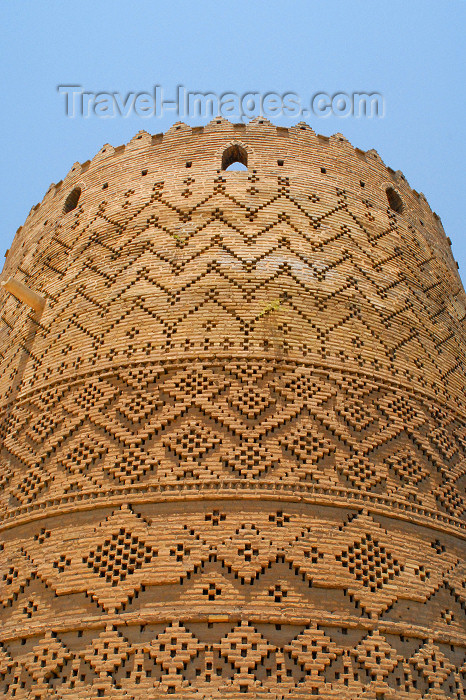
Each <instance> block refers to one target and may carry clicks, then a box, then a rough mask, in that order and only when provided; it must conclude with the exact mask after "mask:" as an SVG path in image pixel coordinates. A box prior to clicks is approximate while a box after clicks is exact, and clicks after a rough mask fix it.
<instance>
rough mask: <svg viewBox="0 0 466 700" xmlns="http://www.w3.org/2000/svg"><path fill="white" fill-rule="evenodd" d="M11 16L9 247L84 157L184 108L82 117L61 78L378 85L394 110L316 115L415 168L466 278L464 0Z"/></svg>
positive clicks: (6, 25) (6, 108)
mask: <svg viewBox="0 0 466 700" xmlns="http://www.w3.org/2000/svg"><path fill="white" fill-rule="evenodd" d="M0 19H1V22H2V28H3V31H2V43H1V49H0V51H1V54H0V56H1V61H2V67H3V86H2V97H3V100H2V107H3V108H2V111H1V121H2V123H1V134H2V137H3V144H2V152H3V157H2V161H1V167H2V171H3V172H2V189H1V194H2V197H3V206H2V220H1V224H0V252H3V251H4V250H6V249H7V248H8V247H9V245H10V244H11V241H12V239H13V236H14V233H15V231H16V229H17V228H18V227H19V226H20V225H21V224H22V223H23V222H24V220H25V218H26V216H27V214H28V212H29V210H30V208H31V206H33V205H34V204H36V203H37V202H38V201H40V200H41V199H42V197H43V196H44V194H45V192H46V190H47V188H48V186H49V184H50V183H51V182H58V181H59V180H61V179H62V178H63V177H64V176H65V175H66V173H67V172H68V170H69V169H70V167H71V166H72V165H73V163H74V162H75V161H81V162H83V161H85V160H87V159H88V158H92V156H93V155H94V154H95V153H96V152H97V151H98V150H99V149H100V147H101V146H102V145H103V144H104V143H106V142H108V143H111V144H113V145H114V146H117V145H119V144H121V143H125V142H127V141H129V139H130V138H131V137H132V136H133V135H134V134H135V133H136V132H137V131H139V130H140V129H146V130H147V131H149V132H150V133H158V132H161V131H165V130H166V129H168V128H169V127H170V125H171V124H172V123H173V122H175V121H178V117H177V116H176V115H174V114H171V113H167V114H166V115H164V116H163V117H162V118H159V117H151V118H142V117H138V116H137V115H135V114H133V116H132V117H130V118H122V117H118V118H113V119H111V118H109V119H101V118H97V117H96V116H91V117H90V118H88V119H84V118H74V119H71V118H69V117H67V116H66V114H65V108H64V98H63V96H61V95H59V94H58V92H57V86H58V85H63V84H79V85H82V86H83V88H84V89H86V90H88V91H92V92H104V91H105V92H115V91H117V92H119V93H121V94H124V93H126V92H131V91H135V92H141V91H144V92H150V91H152V89H153V86H154V85H161V86H163V89H164V91H165V94H166V96H167V97H169V96H170V95H174V94H175V89H176V86H177V85H179V84H182V85H184V86H185V87H186V88H187V89H188V90H191V91H202V92H208V91H212V92H217V93H223V92H226V91H228V92H238V93H240V94H243V93H245V92H260V93H266V92H269V91H272V92H276V93H279V94H282V93H286V92H294V93H296V94H298V95H300V96H301V98H302V99H303V100H305V99H308V98H309V97H310V96H311V95H313V94H315V93H318V92H325V93H328V94H333V93H337V92H345V93H353V92H379V93H381V94H382V95H383V96H384V100H385V105H386V113H385V116H384V117H383V118H382V119H356V118H354V117H351V116H349V117H346V118H338V117H328V118H322V117H317V116H315V115H311V116H310V117H309V118H307V121H308V123H309V124H310V125H311V126H312V127H313V128H314V129H315V130H316V131H317V132H319V133H322V134H326V135H328V134H332V133H335V132H342V133H343V134H344V135H345V136H346V137H347V138H348V139H349V140H350V141H351V142H352V143H353V144H354V145H355V146H358V147H360V148H363V149H369V148H375V149H376V150H377V151H378V152H379V153H380V155H381V156H382V158H383V160H384V161H385V162H386V164H387V165H390V166H391V167H392V168H394V169H395V170H398V169H400V170H402V171H403V172H404V174H405V176H406V178H407V179H408V181H409V183H410V184H411V186H412V187H414V188H415V189H417V190H418V191H421V192H424V194H425V195H426V197H427V199H428V201H429V203H430V205H431V207H432V209H433V210H434V211H436V212H437V213H438V214H439V215H440V217H441V219H442V222H443V225H444V228H445V231H446V233H447V235H449V236H450V238H451V239H452V242H453V253H454V255H455V258H456V259H457V260H458V262H459V264H460V272H461V274H462V277H463V280H465V279H466V273H465V271H466V238H465V225H464V217H463V200H464V198H465V194H466V193H465V190H466V188H465V168H464V162H465V156H466V146H465V138H464V123H465V112H466V109H465V108H466V103H465V88H464V83H465V68H464V66H465V63H466V55H465V54H466V49H465V42H464V27H465V26H466V2H465V1H464V0H443V2H441V1H440V0H437V1H436V2H432V1H431V0H390V2H386V0H382V1H381V0H371V1H369V0H364V1H363V0H351V2H348V0H299V1H296V2H291V1H290V0H288V2H285V1H284V0H283V1H282V2H276V1H275V0H259V1H256V2H254V1H253V0H249V1H248V2H245V1H244V0H235V2H218V1H216V2H212V1H210V0H206V1H204V2H203V1H202V0H199V2H186V1H179V0H172V2H170V3H161V2H148V1H146V0H139V1H138V0H135V1H134V2H132V3H129V2H128V1H127V0H125V1H123V0H100V1H99V0H97V1H96V0H93V1H92V2H90V1H89V0H80V2H79V3H76V2H61V1H59V0H42V1H41V2H38V1H37V0H16V1H14V0H9V1H8V2H6V1H5V0H4V2H3V3H1V7H0ZM299 120H300V119H297V118H294V119H293V118H288V117H281V118H278V119H274V120H273V121H275V123H279V124H282V125H284V126H291V125H292V124H293V123H296V121H299ZM205 121H206V120H201V119H197V120H190V123H191V124H194V123H205ZM235 121H237V119H236V120H235Z"/></svg>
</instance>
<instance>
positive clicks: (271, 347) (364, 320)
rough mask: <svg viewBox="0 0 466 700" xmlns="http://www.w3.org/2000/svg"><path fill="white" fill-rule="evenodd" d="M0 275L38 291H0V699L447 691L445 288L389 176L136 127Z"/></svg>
mask: <svg viewBox="0 0 466 700" xmlns="http://www.w3.org/2000/svg"><path fill="white" fill-rule="evenodd" d="M231 145H234V146H235V147H236V148H237V150H238V149H239V151H241V152H242V153H243V154H244V153H247V160H248V172H247V173H240V172H236V173H235V172H225V171H222V170H221V163H222V154H223V153H224V151H225V149H227V148H229V147H230V146H231ZM279 162H280V163H281V162H283V165H279V164H278V163H279ZM388 187H392V188H394V189H395V190H396V191H397V192H398V194H399V196H401V200H402V202H403V209H402V211H401V212H400V211H397V212H395V211H394V210H393V209H392V208H391V207H390V205H389V202H388V201H387V195H386V190H387V188H388ZM76 188H79V189H80V190H81V196H80V197H79V199H78V201H77V206H76V207H75V208H74V209H72V210H71V211H67V212H66V213H64V210H63V207H64V203H65V201H68V203H69V202H70V201H71V200H69V199H67V198H68V197H69V195H70V193H71V192H73V191H75V190H76ZM72 199H73V198H72ZM75 200H76V196H74V199H73V202H74V203H76V202H75ZM68 207H69V204H67V206H66V207H65V210H66V209H67V208H68ZM10 275H14V276H15V277H16V278H17V279H18V280H20V281H22V282H23V283H24V284H26V285H28V286H30V287H31V288H32V289H34V290H35V291H37V292H38V293H40V294H42V295H43V296H44V297H45V298H46V300H47V302H46V307H45V310H44V312H43V314H42V316H41V317H40V318H38V317H35V316H34V315H33V314H32V312H28V310H27V308H26V307H25V306H24V305H23V304H21V303H20V302H18V301H17V300H16V299H15V298H14V297H12V296H11V295H10V296H9V295H7V294H6V292H5V291H1V292H0V295H1V300H2V310H1V314H0V318H1V323H0V411H1V419H2V422H1V438H2V443H1V446H0V459H1V465H2V468H1V473H0V483H1V486H2V490H1V492H0V514H1V518H2V526H1V534H0V538H1V540H0V580H1V588H0V624H1V629H2V633H1V639H0V642H1V646H0V695H1V697H5V698H20V699H22V698H24V699H25V698H28V699H29V698H43V699H44V700H45V699H47V700H49V699H52V698H56V699H57V700H58V698H73V699H74V698H80V699H81V700H87V699H88V698H98V697H107V698H115V699H117V698H128V697H131V698H137V699H138V700H139V699H140V700H142V699H143V698H154V699H155V698H162V697H166V696H168V695H173V696H174V697H177V698H185V697H186V698H188V697H193V698H202V697H206V698H207V697H208V698H236V697H243V696H246V697H255V698H264V699H265V698H273V699H275V700H278V699H279V698H284V697H289V698H296V699H297V700H304V699H306V700H307V699H308V698H310V697H313V696H319V697H321V698H328V699H329V700H330V699H335V698H351V699H352V700H353V699H354V700H356V698H368V699H370V700H377V699H378V698H397V699H398V698H419V699H421V698H426V699H427V698H429V699H432V700H433V699H434V698H435V699H440V698H462V697H463V696H464V692H465V663H466V660H465V649H466V636H465V628H464V617H465V610H466V567H465V564H464V546H463V542H464V533H465V524H464V515H465V506H464V488H465V484H466V427H465V426H466V421H465V415H466V407H465V395H466V393H465V386H466V381H465V371H464V368H465V347H466V342H465V341H466V338H465V328H464V323H465V319H466V295H465V293H464V290H463V287H462V285H461V280H460V278H459V276H458V273H457V270H456V266H455V264H454V261H453V258H452V256H451V251H450V248H449V245H448V241H447V239H446V237H445V234H444V232H443V229H442V227H441V224H440V222H439V220H438V217H436V216H435V215H433V214H432V212H431V211H430V209H429V207H428V205H427V203H426V202H425V200H424V198H423V196H422V195H418V194H417V193H416V192H414V191H413V190H411V188H410V187H409V185H408V184H407V183H406V181H405V180H404V178H403V176H402V175H401V174H400V173H393V171H390V169H388V168H386V166H384V164H383V163H382V162H381V161H380V159H379V157H378V156H377V154H376V153H375V152H372V151H369V152H367V153H362V152H360V151H357V150H355V149H353V148H352V147H351V146H350V145H349V144H348V143H347V142H346V140H345V139H343V137H341V136H340V135H336V136H334V137H332V138H331V139H330V140H328V139H324V138H323V137H318V136H316V135H315V134H314V133H313V132H312V130H310V129H309V127H307V126H305V125H298V126H296V127H293V129H290V130H286V129H277V128H276V127H273V126H272V125H271V124H269V123H268V122H266V121H265V120H263V119H256V120H254V121H253V122H251V123H250V124H249V125H247V126H244V125H232V124H229V123H227V122H225V121H223V120H214V121H213V122H212V123H211V124H209V125H208V126H206V127H205V128H203V129H190V128H188V127H186V126H185V125H175V126H174V127H172V129H171V130H170V131H169V132H168V133H167V134H165V135H164V136H161V135H158V136H154V137H150V136H149V135H148V134H145V133H144V132H141V133H140V134H138V135H137V136H136V137H135V138H134V139H133V140H132V141H131V142H130V143H129V144H127V145H126V146H125V147H121V148H120V149H113V148H112V147H111V146H108V145H107V146H105V147H103V149H102V150H101V151H100V152H99V154H97V156H96V157H95V158H94V159H93V160H92V162H90V163H87V164H84V165H80V164H76V165H75V166H74V168H73V169H72V171H71V172H70V173H69V175H68V176H67V178H66V179H65V181H64V182H63V183H60V184H59V185H54V186H51V188H50V189H49V191H48V192H47V194H46V196H45V198H44V200H43V202H42V203H41V204H40V205H39V206H38V207H36V208H35V209H34V210H33V211H32V212H31V214H30V216H29V217H28V220H27V222H26V224H25V226H24V227H23V228H22V229H21V230H20V231H19V232H18V233H17V236H16V238H15V241H14V243H13V245H12V249H11V251H9V253H8V255H7V259H6V263H5V269H4V272H3V273H2V277H7V276H10Z"/></svg>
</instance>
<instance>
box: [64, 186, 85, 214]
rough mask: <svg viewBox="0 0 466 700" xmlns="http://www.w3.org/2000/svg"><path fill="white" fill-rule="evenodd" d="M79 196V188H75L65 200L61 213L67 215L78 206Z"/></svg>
mask: <svg viewBox="0 0 466 700" xmlns="http://www.w3.org/2000/svg"><path fill="white" fill-rule="evenodd" d="M80 196H81V188H80V187H75V188H74V190H72V191H71V192H70V193H69V195H68V197H67V198H66V200H65V204H64V205H63V213H64V214H68V212H69V211H73V209H76V207H77V206H78V202H79V198H80Z"/></svg>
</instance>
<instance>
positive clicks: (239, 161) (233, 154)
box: [222, 145, 248, 170]
mask: <svg viewBox="0 0 466 700" xmlns="http://www.w3.org/2000/svg"><path fill="white" fill-rule="evenodd" d="M247 169H248V154H247V151H246V149H245V148H243V147H242V146H238V145H234V146H229V147H228V148H226V149H225V150H224V152H223V156H222V170H247Z"/></svg>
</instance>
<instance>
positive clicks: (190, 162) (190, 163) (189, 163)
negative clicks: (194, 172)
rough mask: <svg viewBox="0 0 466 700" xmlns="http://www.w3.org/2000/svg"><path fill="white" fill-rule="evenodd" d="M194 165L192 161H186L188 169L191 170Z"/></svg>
mask: <svg viewBox="0 0 466 700" xmlns="http://www.w3.org/2000/svg"><path fill="white" fill-rule="evenodd" d="M192 164H193V162H192V160H187V161H186V167H187V168H190V167H191V165H192Z"/></svg>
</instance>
